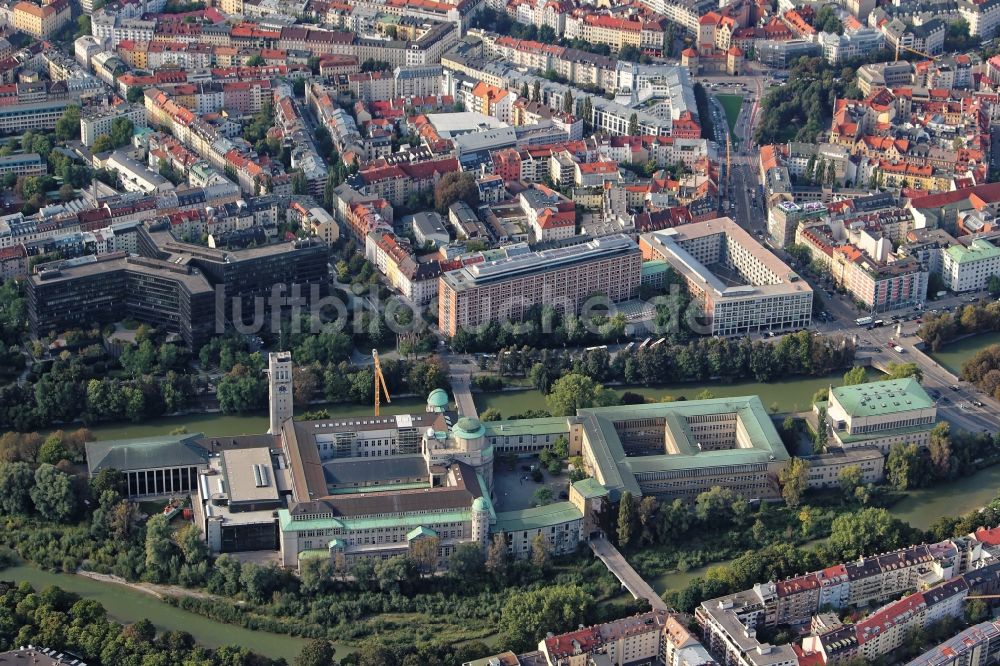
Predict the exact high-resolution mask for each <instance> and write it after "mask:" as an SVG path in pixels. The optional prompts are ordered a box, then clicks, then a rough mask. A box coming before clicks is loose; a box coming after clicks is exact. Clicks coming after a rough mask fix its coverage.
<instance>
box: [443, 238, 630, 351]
mask: <svg viewBox="0 0 1000 666" xmlns="http://www.w3.org/2000/svg"><path fill="white" fill-rule="evenodd" d="M521 249H527V248H526V246H511V247H510V248H507V250H506V252H505V255H504V256H503V257H502V258H499V259H493V260H490V261H484V262H481V263H478V264H472V265H469V266H465V267H463V268H459V269H456V270H453V271H449V272H447V273H445V274H444V275H442V276H441V278H440V281H439V283H438V327H439V328H440V329H441V331H442V332H443V333H445V334H446V335H450V336H453V335H455V334H456V333H458V331H460V330H469V331H475V330H477V329H481V328H483V327H485V326H487V325H488V324H490V323H491V322H504V321H514V322H516V321H521V320H522V319H523V318H524V316H525V314H526V313H527V312H528V310H530V309H531V308H533V307H535V306H540V305H550V306H553V307H555V308H556V309H557V310H560V311H562V312H576V311H577V310H578V309H579V308H580V306H581V305H582V304H583V303H584V301H585V300H586V299H587V298H589V297H591V296H593V295H595V294H603V295H604V296H606V297H607V298H608V299H609V300H611V301H612V302H615V303H617V302H621V301H626V300H629V299H631V298H635V296H636V294H637V293H638V290H639V282H640V280H641V277H642V276H641V271H642V257H641V255H640V253H639V247H638V246H637V245H636V244H635V242H634V241H632V240H631V239H630V238H628V237H627V236H625V235H621V234H619V235H614V236H605V237H603V238H597V239H594V240H592V241H590V242H588V243H581V244H579V245H572V246H568V247H560V248H556V249H553V250H543V251H541V252H530V251H521Z"/></svg>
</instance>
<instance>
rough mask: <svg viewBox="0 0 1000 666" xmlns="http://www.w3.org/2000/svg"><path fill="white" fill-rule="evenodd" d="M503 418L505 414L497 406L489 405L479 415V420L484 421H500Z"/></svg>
mask: <svg viewBox="0 0 1000 666" xmlns="http://www.w3.org/2000/svg"><path fill="white" fill-rule="evenodd" d="M502 418H503V415H502V414H501V413H500V410H499V409H496V408H495V407H487V408H486V409H484V410H483V413H482V414H480V415H479V420H480V421H483V422H486V421H499V420H501V419H502Z"/></svg>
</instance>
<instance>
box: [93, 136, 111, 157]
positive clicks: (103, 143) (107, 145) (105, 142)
mask: <svg viewBox="0 0 1000 666" xmlns="http://www.w3.org/2000/svg"><path fill="white" fill-rule="evenodd" d="M114 149H115V144H114V142H113V141H112V140H111V137H110V136H108V135H107V134H101V135H100V136H98V137H97V138H96V139H94V144H93V145H92V146H91V147H90V151H91V152H92V153H94V154H95V155H96V154H98V153H106V152H109V151H112V150H114Z"/></svg>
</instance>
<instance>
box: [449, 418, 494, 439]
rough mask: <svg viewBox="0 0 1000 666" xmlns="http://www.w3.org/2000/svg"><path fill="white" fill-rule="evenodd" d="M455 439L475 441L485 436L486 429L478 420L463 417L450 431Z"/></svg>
mask: <svg viewBox="0 0 1000 666" xmlns="http://www.w3.org/2000/svg"><path fill="white" fill-rule="evenodd" d="M451 432H452V434H454V435H455V437H461V438H462V439H476V438H478V437H482V436H483V435H485V434H486V428H485V427H484V426H483V424H482V423H481V422H480V420H479V419H477V418H474V417H472V416H463V417H462V418H460V419H459V420H458V423H456V424H455V426H454V427H453V428H452V429H451Z"/></svg>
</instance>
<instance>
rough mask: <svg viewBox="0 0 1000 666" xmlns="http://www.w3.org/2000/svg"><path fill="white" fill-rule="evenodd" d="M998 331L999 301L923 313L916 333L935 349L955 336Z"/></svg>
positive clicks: (999, 322)
mask: <svg viewBox="0 0 1000 666" xmlns="http://www.w3.org/2000/svg"><path fill="white" fill-rule="evenodd" d="M991 331H1000V303H997V302H993V303H970V304H968V305H966V306H965V307H964V308H961V309H960V310H956V311H955V312H954V313H952V312H942V313H939V314H929V313H928V314H925V315H924V319H923V323H922V324H921V325H920V328H918V329H917V335H918V336H920V339H922V340H923V341H924V343H925V344H926V345H927V346H928V347H930V349H931V351H937V350H939V349H940V348H941V347H942V346H944V345H946V344H948V343H949V342H951V341H952V340H954V339H955V338H958V337H961V336H963V335H971V334H974V333H987V332H991Z"/></svg>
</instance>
